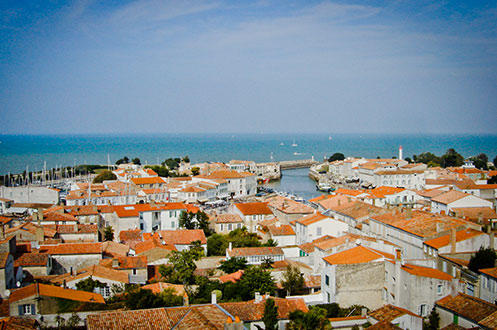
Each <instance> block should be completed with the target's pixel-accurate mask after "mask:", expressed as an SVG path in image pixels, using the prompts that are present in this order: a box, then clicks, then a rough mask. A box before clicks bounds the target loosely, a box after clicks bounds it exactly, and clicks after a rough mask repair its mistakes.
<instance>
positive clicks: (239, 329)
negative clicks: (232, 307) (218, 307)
mask: <svg viewBox="0 0 497 330" xmlns="http://www.w3.org/2000/svg"><path fill="white" fill-rule="evenodd" d="M224 330H243V322H242V321H241V320H240V318H239V317H238V316H235V320H234V321H233V320H232V319H231V317H229V316H228V318H227V319H226V321H225V322H224Z"/></svg>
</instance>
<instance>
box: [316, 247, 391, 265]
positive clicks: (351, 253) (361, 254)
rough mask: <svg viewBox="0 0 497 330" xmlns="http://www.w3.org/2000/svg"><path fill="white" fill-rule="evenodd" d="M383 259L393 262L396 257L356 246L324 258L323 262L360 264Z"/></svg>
mask: <svg viewBox="0 0 497 330" xmlns="http://www.w3.org/2000/svg"><path fill="white" fill-rule="evenodd" d="M383 259H392V260H393V259H394V256H393V255H391V254H389V253H385V252H380V251H378V250H375V249H371V248H366V247H364V246H356V247H354V248H351V249H348V250H345V251H342V252H338V253H335V254H332V255H329V256H327V257H325V258H323V260H324V261H326V262H327V263H329V264H330V265H339V264H342V265H343V264H360V263H367V262H372V261H376V260H383Z"/></svg>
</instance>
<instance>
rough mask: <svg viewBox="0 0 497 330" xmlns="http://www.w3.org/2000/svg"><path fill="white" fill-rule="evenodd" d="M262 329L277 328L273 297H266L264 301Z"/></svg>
mask: <svg viewBox="0 0 497 330" xmlns="http://www.w3.org/2000/svg"><path fill="white" fill-rule="evenodd" d="M262 322H264V329H266V330H278V306H276V305H275V304H274V299H272V298H268V299H266V302H265V303H264V315H263V316H262Z"/></svg>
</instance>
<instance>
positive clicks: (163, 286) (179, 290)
mask: <svg viewBox="0 0 497 330" xmlns="http://www.w3.org/2000/svg"><path fill="white" fill-rule="evenodd" d="M141 288H142V289H143V290H150V291H152V292H153V293H155V294H158V293H161V292H162V291H164V290H167V289H173V290H174V291H175V292H176V293H175V294H176V295H178V296H183V295H184V294H185V292H186V291H185V287H184V286H183V285H181V284H171V283H166V282H157V283H153V284H148V285H144V286H142V287H141Z"/></svg>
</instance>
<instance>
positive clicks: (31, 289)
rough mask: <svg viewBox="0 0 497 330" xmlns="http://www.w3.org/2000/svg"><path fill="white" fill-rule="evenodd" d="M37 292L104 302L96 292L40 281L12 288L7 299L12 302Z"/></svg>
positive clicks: (44, 294)
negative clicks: (65, 287) (66, 287)
mask: <svg viewBox="0 0 497 330" xmlns="http://www.w3.org/2000/svg"><path fill="white" fill-rule="evenodd" d="M37 292H38V294H39V295H40V296H45V297H54V298H62V299H68V300H76V301H83V302H94V303H101V304H105V300H104V298H103V297H102V295H100V294H98V293H93V292H86V291H79V290H71V289H64V288H61V287H58V286H54V285H47V284H41V283H35V284H31V285H28V286H25V287H24V288H20V289H17V290H12V293H11V294H10V296H9V301H10V302H14V301H18V300H21V299H25V298H29V297H32V296H36V294H37Z"/></svg>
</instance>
